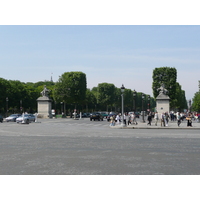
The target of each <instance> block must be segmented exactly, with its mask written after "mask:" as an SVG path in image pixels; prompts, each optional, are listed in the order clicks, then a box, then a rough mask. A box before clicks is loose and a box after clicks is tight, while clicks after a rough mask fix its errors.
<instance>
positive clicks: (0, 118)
mask: <svg viewBox="0 0 200 200" xmlns="http://www.w3.org/2000/svg"><path fill="white" fill-rule="evenodd" d="M0 122H1V123H3V117H2V116H1V115H0Z"/></svg>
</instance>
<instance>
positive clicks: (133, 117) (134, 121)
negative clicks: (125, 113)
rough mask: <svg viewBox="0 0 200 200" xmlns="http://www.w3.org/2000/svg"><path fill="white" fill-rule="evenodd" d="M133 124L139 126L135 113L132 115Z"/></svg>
mask: <svg viewBox="0 0 200 200" xmlns="http://www.w3.org/2000/svg"><path fill="white" fill-rule="evenodd" d="M132 123H133V124H135V125H137V124H138V123H137V121H136V115H135V113H132Z"/></svg>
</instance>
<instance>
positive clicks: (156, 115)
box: [154, 112, 159, 126]
mask: <svg viewBox="0 0 200 200" xmlns="http://www.w3.org/2000/svg"><path fill="white" fill-rule="evenodd" d="M154 119H155V126H157V123H158V120H159V117H158V112H156V113H155V115H154Z"/></svg>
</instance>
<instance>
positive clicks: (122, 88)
mask: <svg viewBox="0 0 200 200" xmlns="http://www.w3.org/2000/svg"><path fill="white" fill-rule="evenodd" d="M124 90H125V87H124V85H123V84H122V87H121V93H122V94H121V96H122V126H124Z"/></svg>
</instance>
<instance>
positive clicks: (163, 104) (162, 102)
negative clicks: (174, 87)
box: [156, 93, 170, 118]
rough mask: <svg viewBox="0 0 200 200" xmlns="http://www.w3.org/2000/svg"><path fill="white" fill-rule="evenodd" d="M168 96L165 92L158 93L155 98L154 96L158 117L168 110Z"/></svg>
mask: <svg viewBox="0 0 200 200" xmlns="http://www.w3.org/2000/svg"><path fill="white" fill-rule="evenodd" d="M169 100H170V98H169V96H167V95H166V94H163V93H160V94H159V95H158V96H157V98H156V110H157V112H158V116H159V118H160V116H161V114H162V113H165V112H168V113H169V111H170V107H169Z"/></svg>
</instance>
